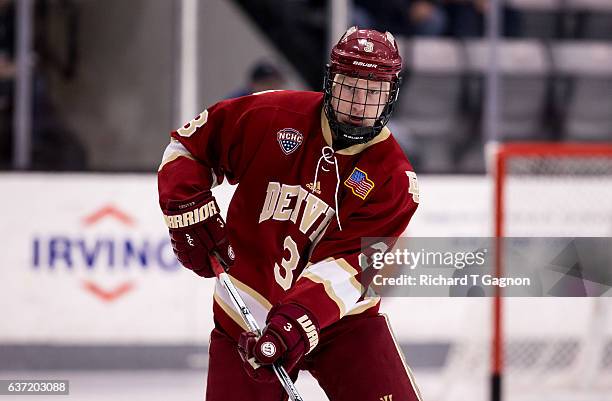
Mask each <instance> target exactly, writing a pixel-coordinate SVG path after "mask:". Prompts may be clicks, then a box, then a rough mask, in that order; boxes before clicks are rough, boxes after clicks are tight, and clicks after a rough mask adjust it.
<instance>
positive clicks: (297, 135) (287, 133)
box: [276, 128, 304, 155]
mask: <svg viewBox="0 0 612 401" xmlns="http://www.w3.org/2000/svg"><path fill="white" fill-rule="evenodd" d="M276 140H277V141H278V144H279V145H280V148H281V150H282V151H283V153H284V154H286V155H290V154H291V153H293V152H295V151H296V149H297V148H298V147H299V146H300V145H301V144H302V142H304V135H302V133H301V132H300V131H298V130H295V129H293V128H283V129H282V130H280V131H278V132H277V133H276Z"/></svg>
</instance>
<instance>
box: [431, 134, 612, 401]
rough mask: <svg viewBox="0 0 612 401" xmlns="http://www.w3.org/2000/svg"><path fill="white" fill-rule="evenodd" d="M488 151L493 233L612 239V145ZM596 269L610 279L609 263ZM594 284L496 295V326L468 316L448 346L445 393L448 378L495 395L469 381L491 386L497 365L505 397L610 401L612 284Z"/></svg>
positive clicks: (467, 392)
mask: <svg viewBox="0 0 612 401" xmlns="http://www.w3.org/2000/svg"><path fill="white" fill-rule="evenodd" d="M493 153H494V155H495V157H494V160H495V168H494V171H495V174H494V193H495V205H494V208H493V214H494V224H495V235H496V237H497V238H504V237H540V238H543V237H555V238H556V237H567V238H574V237H612V144H605V145H604V144H549V143H518V144H517V143H515V144H505V145H501V146H498V147H497V148H496V149H495V152H493ZM499 243H500V244H501V245H500V247H501V252H500V255H501V257H500V262H499V268H500V269H502V271H503V267H504V266H503V262H501V261H502V260H504V257H503V250H504V247H505V246H504V245H503V243H504V242H503V240H502V241H500V242H499ZM608 260H609V259H608ZM602 271H607V272H609V275H608V277H607V279H608V282H609V280H610V279H611V278H612V273H611V272H612V266H602ZM582 284H583V285H586V286H587V287H588V286H589V285H590V284H592V283H588V282H587V281H585V280H583V283H582ZM602 288H603V290H602ZM598 289H599V291H595V292H591V293H590V294H591V295H592V294H597V296H588V295H589V294H588V293H587V294H586V295H587V296H584V295H583V296H576V297H571V298H567V297H565V298H563V297H555V298H553V297H538V298H536V297H529V298H527V297H522V298H511V297H505V298H504V297H495V298H493V302H492V303H493V308H491V312H490V313H489V312H488V311H487V312H485V313H484V314H485V315H488V316H490V319H487V320H489V321H490V322H493V324H492V325H491V326H490V327H487V328H482V329H483V330H482V331H481V332H478V330H477V329H475V328H474V327H477V325H478V324H479V323H474V326H473V327H471V328H468V329H467V330H468V332H469V333H472V334H471V335H469V336H468V337H467V338H464V339H462V340H460V341H457V342H456V343H455V344H454V345H453V346H452V349H451V350H450V352H449V360H448V361H447V362H448V363H447V368H448V369H447V372H446V373H447V375H448V377H447V378H446V380H447V382H448V383H449V388H448V390H449V394H450V393H451V391H450V387H451V385H452V386H455V387H456V388H455V390H457V388H463V389H464V391H463V396H466V397H469V398H470V399H486V400H492V399H495V398H494V397H493V395H492V394H490V392H489V391H482V390H476V392H475V390H474V389H469V386H470V383H472V384H473V385H474V388H481V387H482V386H483V385H484V387H485V388H487V387H488V386H487V385H486V384H485V383H487V382H488V379H487V376H488V374H490V373H491V372H495V371H497V372H498V373H500V376H501V377H502V389H503V390H502V392H501V399H502V400H504V401H526V400H538V401H547V400H550V401H553V400H554V401H563V400H572V401H582V400H612V302H611V300H612V299H611V298H610V295H612V291H611V290H609V287H607V289H608V291H605V289H606V287H605V286H603V287H602V286H599V287H598ZM591 290H592V289H591ZM481 312H482V311H481ZM475 314H476V313H475ZM481 314H482V313H481ZM478 321H479V319H478V318H477V319H474V320H473V322H478ZM491 339H493V341H491ZM485 371H486V372H485ZM458 383H460V384H458ZM461 393H462V391H453V394H457V395H458V397H456V398H455V399H465V397H463V396H462V395H461ZM474 394H477V396H476V397H473V395H474ZM443 398H444V397H441V399H443ZM451 398H452V397H451Z"/></svg>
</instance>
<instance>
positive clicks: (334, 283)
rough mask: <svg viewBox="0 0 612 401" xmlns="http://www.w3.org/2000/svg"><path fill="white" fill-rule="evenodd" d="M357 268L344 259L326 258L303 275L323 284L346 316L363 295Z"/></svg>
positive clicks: (311, 266) (341, 313)
mask: <svg viewBox="0 0 612 401" xmlns="http://www.w3.org/2000/svg"><path fill="white" fill-rule="evenodd" d="M356 274H357V270H355V269H354V268H353V267H352V266H351V265H350V264H348V262H346V261H345V260H344V259H337V260H326V261H323V262H318V263H315V264H312V265H310V266H309V267H308V268H307V269H306V270H304V273H303V274H302V277H304V278H308V279H309V280H311V281H314V282H315V283H320V284H323V286H324V287H325V292H326V293H327V294H328V296H329V297H330V298H331V299H332V300H334V302H336V304H337V305H338V308H339V309H340V316H341V317H342V316H344V315H345V314H346V313H347V311H348V310H349V309H350V308H352V307H353V306H354V304H355V302H357V300H358V299H359V297H360V296H361V286H360V285H359V283H358V282H357V280H356V279H355V275H356Z"/></svg>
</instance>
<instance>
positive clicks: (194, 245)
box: [164, 191, 234, 277]
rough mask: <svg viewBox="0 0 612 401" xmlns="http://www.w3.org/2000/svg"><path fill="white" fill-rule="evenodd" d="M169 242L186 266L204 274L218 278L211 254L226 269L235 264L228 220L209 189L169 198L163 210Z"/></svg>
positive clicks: (199, 273)
mask: <svg viewBox="0 0 612 401" xmlns="http://www.w3.org/2000/svg"><path fill="white" fill-rule="evenodd" d="M164 218H165V220H166V224H167V225H168V229H169V231H170V241H171V242H172V249H173V250H174V253H175V254H176V257H177V258H178V260H179V261H180V262H181V264H182V265H183V266H185V267H186V268H188V269H191V270H193V271H194V272H195V273H196V274H198V275H199V276H203V277H215V273H214V272H213V270H212V266H211V261H210V258H211V256H216V257H217V258H218V259H219V262H221V264H222V265H223V267H224V268H225V270H228V269H229V267H230V266H231V265H232V264H233V263H234V251H233V249H232V246H231V245H230V243H229V241H228V239H227V235H226V233H225V222H224V221H223V218H222V217H221V215H220V214H219V206H218V205H217V202H216V200H215V198H214V197H213V196H212V193H211V192H210V191H206V192H202V193H200V194H198V195H197V196H194V197H192V198H190V199H187V200H185V201H180V202H179V201H170V202H168V205H167V207H166V209H164Z"/></svg>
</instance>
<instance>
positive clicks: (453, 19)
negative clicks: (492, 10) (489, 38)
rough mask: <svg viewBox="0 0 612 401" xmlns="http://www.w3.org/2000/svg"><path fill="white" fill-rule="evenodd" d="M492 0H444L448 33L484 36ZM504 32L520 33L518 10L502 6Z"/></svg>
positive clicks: (468, 36) (471, 36)
mask: <svg viewBox="0 0 612 401" xmlns="http://www.w3.org/2000/svg"><path fill="white" fill-rule="evenodd" d="M489 2H490V0H444V9H445V11H446V15H447V17H448V32H447V33H448V35H449V36H451V37H455V38H474V37H482V36H484V35H485V33H486V16H487V12H488V8H489ZM502 25H503V34H504V36H506V37H517V36H519V35H520V23H519V16H518V12H517V10H515V9H514V8H512V7H510V6H508V5H503V6H502Z"/></svg>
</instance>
